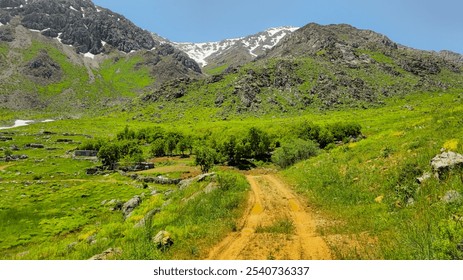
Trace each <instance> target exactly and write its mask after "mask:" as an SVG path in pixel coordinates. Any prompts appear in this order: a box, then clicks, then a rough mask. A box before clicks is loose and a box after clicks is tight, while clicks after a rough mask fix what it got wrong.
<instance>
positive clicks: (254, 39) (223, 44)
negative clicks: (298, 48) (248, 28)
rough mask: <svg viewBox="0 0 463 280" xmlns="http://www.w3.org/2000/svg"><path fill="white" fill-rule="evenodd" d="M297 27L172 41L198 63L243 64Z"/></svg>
mask: <svg viewBox="0 0 463 280" xmlns="http://www.w3.org/2000/svg"><path fill="white" fill-rule="evenodd" d="M297 29H298V28H297V27H288V26H286V27H276V28H270V29H267V30H265V31H263V32H259V33H257V34H254V35H250V36H247V37H243V38H234V39H227V40H222V41H218V42H207V43H173V44H174V45H175V46H176V47H177V48H178V49H180V50H182V51H184V52H186V53H187V54H188V55H189V56H190V57H191V58H192V59H194V60H196V62H198V64H200V65H201V66H202V67H205V66H207V65H209V64H212V65H216V64H223V63H224V62H229V63H231V64H233V63H235V64H243V63H246V62H249V61H251V60H253V59H254V58H256V57H257V56H259V55H262V54H264V53H265V52H266V51H267V50H269V49H271V48H273V47H274V46H275V45H277V44H278V43H279V42H280V40H281V39H283V38H284V37H285V36H287V35H288V34H291V33H292V32H294V31H295V30H297Z"/></svg>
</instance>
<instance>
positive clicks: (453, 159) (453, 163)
mask: <svg viewBox="0 0 463 280" xmlns="http://www.w3.org/2000/svg"><path fill="white" fill-rule="evenodd" d="M431 166H432V169H433V170H434V171H435V172H436V173H437V176H438V177H439V178H442V176H443V175H444V174H445V173H447V172H448V171H449V170H451V169H454V168H457V167H463V155H461V154H457V153H455V152H452V151H448V152H443V153H441V154H439V155H437V156H435V157H434V158H433V159H432V160H431Z"/></svg>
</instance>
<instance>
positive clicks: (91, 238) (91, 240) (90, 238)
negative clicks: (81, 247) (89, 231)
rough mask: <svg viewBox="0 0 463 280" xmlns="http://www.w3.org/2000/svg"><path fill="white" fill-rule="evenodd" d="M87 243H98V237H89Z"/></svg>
mask: <svg viewBox="0 0 463 280" xmlns="http://www.w3.org/2000/svg"><path fill="white" fill-rule="evenodd" d="M86 241H87V243H88V244H95V243H96V235H95V234H94V235H91V236H89V237H87V239H86Z"/></svg>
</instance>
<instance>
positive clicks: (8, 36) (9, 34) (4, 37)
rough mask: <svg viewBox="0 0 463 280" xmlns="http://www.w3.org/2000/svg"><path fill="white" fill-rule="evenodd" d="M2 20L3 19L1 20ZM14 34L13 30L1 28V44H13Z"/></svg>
mask: <svg viewBox="0 0 463 280" xmlns="http://www.w3.org/2000/svg"><path fill="white" fill-rule="evenodd" d="M0 20H1V19H0ZM13 40H14V32H13V30H12V29H11V28H8V27H3V28H1V27H0V42H13Z"/></svg>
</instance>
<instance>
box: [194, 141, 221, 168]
mask: <svg viewBox="0 0 463 280" xmlns="http://www.w3.org/2000/svg"><path fill="white" fill-rule="evenodd" d="M195 153H196V158H195V164H196V165H199V166H200V167H201V172H203V173H207V172H209V170H210V169H211V168H212V167H213V166H214V163H215V160H216V158H217V152H216V151H215V150H214V149H212V148H210V147H207V146H199V147H197V148H196V149H195Z"/></svg>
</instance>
